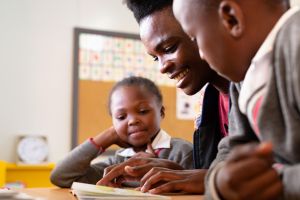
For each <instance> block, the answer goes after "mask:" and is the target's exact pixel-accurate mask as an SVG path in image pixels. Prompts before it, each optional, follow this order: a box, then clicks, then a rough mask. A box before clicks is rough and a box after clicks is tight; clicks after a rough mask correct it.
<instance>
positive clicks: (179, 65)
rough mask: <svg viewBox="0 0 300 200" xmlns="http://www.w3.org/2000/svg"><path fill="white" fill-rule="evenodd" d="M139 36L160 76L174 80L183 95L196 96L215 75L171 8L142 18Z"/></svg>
mask: <svg viewBox="0 0 300 200" xmlns="http://www.w3.org/2000/svg"><path fill="white" fill-rule="evenodd" d="M140 36H141V39H142V42H143V44H144V45H145V47H146V49H147V52H148V53H149V54H150V55H151V56H152V57H153V58H154V60H155V61H157V62H158V64H159V67H160V71H161V73H163V74H167V75H168V77H169V78H170V79H175V80H176V81H177V84H176V86H177V87H178V88H180V89H182V90H183V91H184V92H185V93H186V94H188V95H193V94H195V93H197V92H198V91H200V90H201V88H202V87H203V86H204V85H205V84H206V83H207V82H210V81H212V79H213V78H214V76H216V73H215V72H214V71H213V70H211V69H210V68H209V66H208V64H207V63H206V62H204V61H203V60H202V59H201V58H200V56H199V54H198V48H197V45H196V44H195V43H194V42H193V41H191V40H190V38H189V37H188V36H187V35H186V34H185V33H184V32H183V30H182V28H181V26H180V25H179V23H178V22H177V21H176V19H175V17H174V15H173V13H172V8H171V7H168V8H165V9H163V10H161V11H157V12H154V13H153V14H151V15H150V16H147V17H146V18H144V19H142V21H141V22H140Z"/></svg>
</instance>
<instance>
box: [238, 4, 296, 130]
mask: <svg viewBox="0 0 300 200" xmlns="http://www.w3.org/2000/svg"><path fill="white" fill-rule="evenodd" d="M297 11H299V7H296V6H295V7H292V8H290V9H289V10H288V11H287V12H285V13H284V14H283V15H282V16H281V17H280V19H279V20H278V22H277V23H276V25H275V26H274V27H273V29H272V30H271V32H270V33H269V34H268V36H267V38H266V39H265V41H264V43H263V44H262V45H261V47H260V48H259V50H258V51H257V53H256V55H255V56H254V58H253V59H252V61H251V65H250V67H249V69H248V71H247V73H246V76H245V79H244V81H243V83H242V88H241V91H240V95H239V102H238V103H239V108H240V110H241V112H242V113H244V114H246V115H247V117H248V119H249V121H250V123H251V124H252V125H253V123H254V121H253V120H254V119H253V110H254V108H255V106H256V103H257V102H258V100H259V98H261V97H264V94H265V92H266V89H267V87H266V86H267V83H268V81H269V79H270V75H271V70H272V68H271V66H272V64H271V62H272V54H273V47H274V42H275V38H276V36H277V34H278V32H279V31H280V29H281V28H282V26H283V25H284V24H285V23H286V22H287V20H288V19H289V18H290V17H291V16H292V15H293V14H295V13H296V12H297Z"/></svg>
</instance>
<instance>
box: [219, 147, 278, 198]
mask: <svg viewBox="0 0 300 200" xmlns="http://www.w3.org/2000/svg"><path fill="white" fill-rule="evenodd" d="M272 165H273V156H272V145H271V143H262V144H260V145H254V144H250V145H249V144H247V145H241V146H239V147H236V148H235V149H233V151H232V153H231V154H230V155H229V157H228V159H227V160H226V163H225V165H224V166H223V167H222V168H221V169H220V170H219V171H218V172H217V175H216V186H217V190H218V192H219V194H220V195H221V196H222V199H225V200H248V199H249V200H253V199H255V200H268V199H270V200H274V199H276V198H278V197H279V196H280V195H281V194H282V191H283V185H282V182H281V180H280V178H279V175H278V173H277V172H276V171H275V169H274V168H273V167H272Z"/></svg>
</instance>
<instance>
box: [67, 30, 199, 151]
mask: <svg viewBox="0 0 300 200" xmlns="http://www.w3.org/2000/svg"><path fill="white" fill-rule="evenodd" d="M132 75H136V76H143V77H146V78H149V79H151V80H152V81H154V82H155V83H156V84H157V85H158V86H159V88H160V89H161V91H162V95H163V98H164V100H163V101H164V106H165V108H166V116H165V118H164V119H163V121H162V126H161V127H162V129H164V130H166V131H167V132H168V133H169V134H170V135H172V136H173V137H178V138H183V139H186V140H188V141H192V137H193V132H194V122H193V120H180V119H178V118H177V117H176V87H175V83H174V82H173V81H172V80H170V79H169V78H168V77H167V76H166V75H163V74H160V73H159V69H158V66H157V63H155V62H154V61H153V59H152V57H151V56H149V55H148V54H147V53H146V50H145V48H144V46H143V44H142V43H141V41H140V39H139V36H138V35H134V34H125V33H116V32H107V31H98V30H90V29H82V28H75V30H74V73H73V76H74V78H73V109H72V110H73V114H72V116H73V119H72V148H73V147H75V146H77V145H78V144H80V143H82V142H83V141H84V140H86V139H87V138H89V137H93V136H95V135H97V134H98V133H100V132H102V131H103V130H105V129H107V128H108V127H110V126H111V125H112V120H111V116H110V115H109V112H108V106H107V105H108V94H109V92H110V90H111V88H112V87H113V85H114V84H115V83H116V81H119V80H121V79H123V78H125V77H128V76H132Z"/></svg>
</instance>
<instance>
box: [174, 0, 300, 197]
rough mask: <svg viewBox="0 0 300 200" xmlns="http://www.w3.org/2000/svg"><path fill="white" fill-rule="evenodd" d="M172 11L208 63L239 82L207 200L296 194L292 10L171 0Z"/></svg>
mask: <svg viewBox="0 0 300 200" xmlns="http://www.w3.org/2000/svg"><path fill="white" fill-rule="evenodd" d="M173 10H174V14H175V16H176V17H177V19H178V20H179V21H180V23H181V25H182V26H183V28H184V30H185V31H186V32H187V33H188V34H189V35H190V37H191V38H192V39H195V41H197V44H198V47H199V49H200V53H201V55H202V57H203V58H204V59H206V60H207V61H208V63H209V64H210V66H212V67H213V68H214V69H215V70H216V71H218V72H219V73H220V74H222V75H223V76H224V77H226V78H228V79H230V80H232V81H234V82H240V83H236V84H233V85H232V86H231V91H230V92H231V100H232V107H231V113H230V118H229V121H230V124H229V137H228V138H225V139H223V140H222V141H221V143H220V145H219V152H218V156H217V159H216V160H215V161H214V163H213V165H212V166H211V168H210V170H209V174H208V176H207V184H206V199H225V200H232V199H233V200H239V199H243V200H247V199H256V200H257V199H286V200H296V199H300V190H299V180H300V167H299V163H300V136H299V129H300V112H299V111H300V67H299V65H300V64H299V57H300V37H299V35H300V34H299V33H300V28H299V27H300V11H299V9H298V8H292V9H289V1H288V0H265V1H261V0H244V1H239V0H229V1H227V0H226V1H225V0H211V1H208V0H199V1H198V0H197V1H196V0H175V2H174V4H173ZM251 142H261V144H260V145H257V144H253V143H252V144H251ZM242 144H243V145H242ZM238 145H239V146H238ZM237 146H238V147H237Z"/></svg>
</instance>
